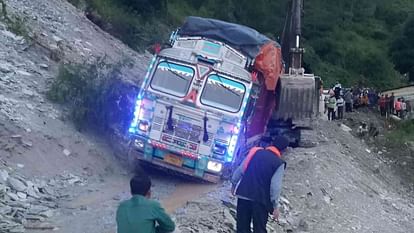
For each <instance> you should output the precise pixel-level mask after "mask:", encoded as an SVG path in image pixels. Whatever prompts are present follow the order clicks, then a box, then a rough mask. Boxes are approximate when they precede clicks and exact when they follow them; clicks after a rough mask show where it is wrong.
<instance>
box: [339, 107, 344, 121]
mask: <svg viewBox="0 0 414 233" xmlns="http://www.w3.org/2000/svg"><path fill="white" fill-rule="evenodd" d="M343 118H344V107H343V106H340V107H338V119H343Z"/></svg>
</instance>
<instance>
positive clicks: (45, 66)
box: [39, 63, 49, 70]
mask: <svg viewBox="0 0 414 233" xmlns="http://www.w3.org/2000/svg"><path fill="white" fill-rule="evenodd" d="M39 67H40V68H41V69H44V70H48V69H49V66H48V65H47V64H43V63H42V64H39Z"/></svg>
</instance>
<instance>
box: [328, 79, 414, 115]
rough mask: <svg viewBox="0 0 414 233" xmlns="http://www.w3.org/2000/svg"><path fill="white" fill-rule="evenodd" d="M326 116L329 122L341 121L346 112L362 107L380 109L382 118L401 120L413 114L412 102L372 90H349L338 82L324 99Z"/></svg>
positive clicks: (392, 94)
mask: <svg viewBox="0 0 414 233" xmlns="http://www.w3.org/2000/svg"><path fill="white" fill-rule="evenodd" d="M324 103H325V111H324V112H325V114H327V115H328V120H329V121H332V120H340V119H343V117H344V112H353V111H354V109H357V108H360V107H372V108H378V110H379V112H380V114H381V116H384V117H389V116H391V115H395V116H398V117H399V118H401V119H405V118H407V117H408V116H409V115H410V113H411V112H412V110H413V109H412V105H411V103H410V101H407V100H405V98H404V97H398V98H396V97H395V95H394V93H391V95H388V94H381V93H379V92H377V91H376V90H374V89H371V88H358V89H349V88H348V89H347V88H342V85H341V84H340V83H339V82H337V83H336V84H335V86H333V87H332V88H331V89H330V90H329V91H328V95H326V96H325V98H324Z"/></svg>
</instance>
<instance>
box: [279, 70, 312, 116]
mask: <svg viewBox="0 0 414 233" xmlns="http://www.w3.org/2000/svg"><path fill="white" fill-rule="evenodd" d="M319 88H320V78H319V77H315V76H314V75H313V74H301V75H289V74H284V75H282V76H281V77H280V79H279V83H278V85H277V90H276V98H277V99H276V111H275V112H274V115H273V119H283V120H288V119H298V120H303V119H312V118H314V117H316V116H317V114H318V113H319Z"/></svg>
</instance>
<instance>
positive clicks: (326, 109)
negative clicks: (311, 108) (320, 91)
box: [323, 95, 329, 114]
mask: <svg viewBox="0 0 414 233" xmlns="http://www.w3.org/2000/svg"><path fill="white" fill-rule="evenodd" d="M323 102H324V104H325V108H324V111H323V113H324V114H325V113H326V112H327V111H328V103H329V97H328V96H327V95H326V96H325V98H324V99H323Z"/></svg>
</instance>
